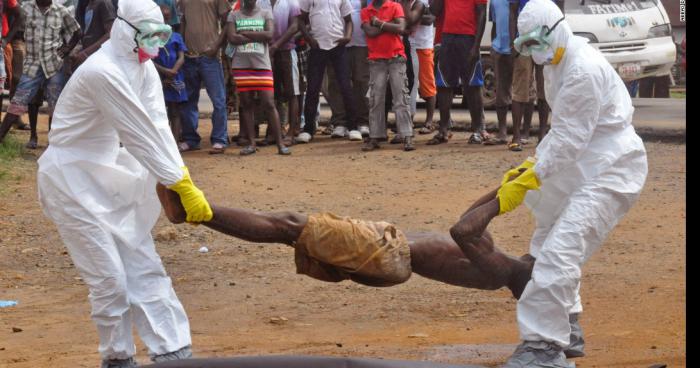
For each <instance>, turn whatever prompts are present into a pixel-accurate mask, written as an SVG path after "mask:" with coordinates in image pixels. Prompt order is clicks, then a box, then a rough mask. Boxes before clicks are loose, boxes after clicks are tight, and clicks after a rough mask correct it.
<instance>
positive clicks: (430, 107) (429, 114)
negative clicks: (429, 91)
mask: <svg viewBox="0 0 700 368" xmlns="http://www.w3.org/2000/svg"><path fill="white" fill-rule="evenodd" d="M433 115H435V96H432V97H427V98H425V126H432V125H433Z"/></svg>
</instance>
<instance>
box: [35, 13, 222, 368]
mask: <svg viewBox="0 0 700 368" xmlns="http://www.w3.org/2000/svg"><path fill="white" fill-rule="evenodd" d="M170 34H171V31H170V28H169V26H167V25H164V24H163V17H162V15H161V12H160V9H159V7H158V5H156V4H155V3H154V2H152V1H144V0H121V1H120V2H119V11H118V17H117V19H116V20H115V22H114V25H113V27H112V31H111V38H110V40H109V41H107V42H106V43H105V44H104V45H103V46H102V47H101V49H100V50H99V51H98V52H96V53H95V54H93V55H91V56H90V58H88V60H87V61H86V62H85V63H84V64H82V65H81V66H80V67H79V68H78V69H77V70H76V72H75V73H74V74H73V76H72V77H71V79H70V81H69V82H68V84H67V85H66V87H65V89H64V90H63V92H62V94H61V96H60V98H59V100H58V103H57V106H56V110H55V113H54V116H53V126H52V129H51V132H50V134H49V143H50V145H49V148H48V149H47V150H46V151H45V152H44V154H43V155H42V156H41V158H40V159H39V170H38V175H37V177H38V179H37V180H38V185H39V199H40V202H41V205H42V208H43V210H44V213H45V214H46V215H47V216H48V217H49V218H51V219H52V220H53V222H54V223H55V224H56V226H57V228H58V231H59V233H60V235H61V238H62V239H63V241H64V243H65V245H66V247H67V249H68V251H69V253H70V256H71V258H72V259H73V263H74V264H75V266H76V268H77V269H78V270H79V271H80V274H81V276H82V278H83V280H84V281H85V282H86V284H87V285H88V288H89V291H90V294H89V300H90V303H91V305H92V314H91V315H92V318H93V320H94V322H95V324H96V325H97V331H98V334H99V340H100V344H99V352H100V354H101V356H102V359H103V360H102V367H133V366H135V365H136V363H135V360H134V355H135V353H136V351H135V345H134V340H133V337H132V324H133V325H134V326H136V330H137V332H138V334H139V336H140V337H141V339H142V340H143V342H144V344H145V345H146V347H147V348H148V349H149V353H150V356H151V359H152V360H153V361H156V362H160V361H164V360H174V359H182V358H188V357H190V356H191V355H192V353H191V347H190V346H191V337H190V327H189V321H188V319H187V315H186V314H185V310H184V308H183V306H182V304H181V303H180V301H179V300H178V298H177V296H176V295H175V291H174V290H173V287H172V282H171V280H170V278H169V277H168V276H167V274H166V272H165V269H164V268H163V264H162V263H161V260H160V257H159V256H158V254H157V253H156V250H155V247H154V243H153V239H152V237H151V233H150V232H151V229H152V228H153V226H154V224H155V222H156V220H157V218H158V216H159V214H160V204H159V201H158V198H157V196H156V192H155V186H156V181H157V182H160V183H162V184H164V185H166V186H167V187H169V188H170V189H173V190H174V191H176V192H178V194H179V195H180V199H181V201H182V203H183V205H184V207H185V208H186V212H187V221H189V222H194V223H196V222H202V221H208V220H210V219H211V218H212V212H211V208H210V206H209V204H208V203H207V201H206V199H205V197H204V195H203V193H202V192H201V191H200V190H199V189H197V188H196V187H195V186H194V184H193V183H192V180H191V179H190V176H189V172H188V170H187V168H186V167H185V166H184V163H183V160H182V157H181V156H180V153H179V152H178V149H177V145H176V143H175V140H174V138H173V136H172V134H171V133H170V127H169V125H168V117H167V114H166V111H165V103H164V100H163V89H162V86H161V82H160V78H159V76H158V72H157V71H156V69H155V67H154V65H153V63H152V62H151V61H150V59H151V58H153V57H155V56H157V55H158V47H159V46H162V45H164V44H165V42H167V40H168V38H169V36H170Z"/></svg>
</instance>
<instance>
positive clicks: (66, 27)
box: [0, 0, 561, 155]
mask: <svg viewBox="0 0 700 368" xmlns="http://www.w3.org/2000/svg"><path fill="white" fill-rule="evenodd" d="M144 1H151V0H144ZM153 1H154V2H155V4H154V6H155V5H156V4H157V5H158V6H159V7H160V10H161V12H162V14H163V19H164V21H165V22H166V23H167V24H169V25H170V26H171V27H172V29H173V33H172V36H171V38H170V40H169V41H168V43H167V45H165V47H163V48H161V49H160V53H159V55H158V57H157V58H156V59H154V64H155V66H156V68H157V70H158V72H159V74H160V76H161V80H162V86H163V97H164V99H165V103H166V105H167V112H168V118H169V120H170V122H171V128H172V133H173V136H174V137H175V139H176V141H177V142H178V144H179V149H180V151H181V152H186V151H192V150H199V149H200V142H201V137H200V135H199V133H198V125H199V117H200V116H199V99H200V92H201V89H202V87H204V89H205V90H206V92H207V94H208V95H209V97H210V100H211V102H212V105H213V113H212V115H211V122H212V129H211V135H210V144H211V146H210V149H209V153H211V154H219V153H223V152H225V150H226V148H227V147H228V146H229V144H230V143H236V144H238V145H239V146H242V147H243V149H242V150H241V151H240V154H241V155H250V154H254V153H255V152H257V150H258V146H261V145H267V144H273V143H274V144H276V145H277V148H278V152H279V153H280V154H284V155H286V154H289V153H290V150H289V148H288V147H287V146H290V145H293V144H296V143H308V142H310V141H311V140H312V139H313V137H314V136H315V134H316V132H317V128H318V121H319V114H320V104H319V95H320V93H323V94H324V96H325V98H326V100H327V101H328V103H329V105H330V107H331V111H332V117H331V121H330V124H329V127H328V128H327V129H326V132H327V133H326V134H330V135H331V137H333V138H348V139H349V140H351V141H362V140H364V141H365V144H364V145H363V146H362V149H363V150H365V151H371V150H374V149H376V148H379V147H380V142H382V141H389V137H388V134H387V116H388V113H389V112H393V113H394V116H395V121H396V130H395V132H396V134H394V136H393V138H392V139H391V143H403V148H404V150H406V151H410V150H413V149H415V143H414V141H413V135H414V133H413V130H414V128H413V126H414V118H415V114H416V103H417V99H418V97H420V98H422V99H423V100H424V101H425V106H426V118H425V121H424V122H423V124H422V125H423V127H422V128H421V129H420V130H419V131H418V132H419V133H421V134H429V133H432V132H434V131H435V135H434V136H433V137H432V138H431V139H430V140H429V141H428V144H441V143H445V142H447V141H448V140H449V139H450V137H451V136H452V135H451V133H450V129H451V127H452V124H453V122H452V119H451V115H450V112H451V109H452V106H453V98H454V94H455V92H456V91H461V92H462V94H463V95H464V97H465V100H466V102H467V105H468V108H469V112H470V116H471V130H472V132H473V133H472V135H471V136H470V137H469V140H468V142H469V143H472V144H487V145H495V144H504V145H506V144H507V145H508V146H507V147H508V148H509V149H510V150H513V151H519V150H522V147H521V146H522V145H523V144H527V143H529V130H530V125H531V120H532V115H533V110H534V106H535V102H537V104H536V106H537V109H538V112H539V117H540V121H539V122H540V125H539V127H540V133H539V138H540V140H541V139H542V138H543V136H544V134H545V133H546V129H547V120H548V112H549V107H548V106H547V102H546V100H545V97H544V82H543V76H542V67H538V66H536V65H534V63H533V61H532V59H531V57H526V56H523V55H518V54H517V52H515V51H514V50H513V40H514V38H515V37H516V36H517V35H516V33H515V29H516V24H517V17H518V14H519V12H520V10H521V9H522V8H523V7H524V5H525V4H526V3H527V1H528V0H326V1H318V0H257V1H256V0H240V1H231V0H153ZM555 2H557V1H555ZM557 3H558V4H559V5H560V6H561V1H559V2H557ZM487 7H488V12H487ZM117 8H118V0H62V1H61V0H53V1H52V0H0V14H1V15H2V37H3V38H2V46H3V52H2V53H0V87H2V88H1V89H2V92H4V90H5V88H7V90H8V93H9V95H10V99H11V103H10V107H9V108H8V114H7V115H6V116H5V119H11V120H12V123H13V124H14V126H15V127H16V128H18V129H31V130H32V132H31V137H30V141H29V143H28V144H27V147H29V148H36V147H37V134H36V115H37V113H38V107H39V106H40V105H41V104H42V102H43V100H44V99H45V100H47V101H48V104H49V111H51V110H52V108H53V106H54V105H55V104H56V101H57V100H58V95H59V94H60V92H61V89H62V88H63V85H64V84H65V83H66V80H67V79H68V78H70V75H71V73H72V71H73V70H75V69H76V68H78V67H79V66H80V65H81V64H82V63H83V62H84V61H85V60H86V59H87V58H88V57H90V55H91V54H93V53H94V52H95V51H97V50H98V49H99V48H100V47H101V45H102V44H103V43H104V42H106V41H107V40H108V39H109V37H110V30H111V27H112V23H113V22H114V21H115V19H116V18H117ZM487 13H488V19H487ZM487 21H491V22H492V24H493V27H492V32H491V34H490V35H486V37H491V45H492V49H491V57H492V60H493V65H494V72H495V80H494V83H495V86H496V111H497V116H498V127H499V129H498V133H497V134H496V135H494V136H491V135H490V134H489V133H487V132H486V129H485V122H484V111H483V100H482V89H483V84H484V80H483V79H484V78H483V72H482V64H481V56H480V55H481V49H480V45H481V40H482V38H483V37H484V29H485V25H486V22H487ZM234 100H235V101H234ZM510 106H512V115H513V137H512V139H511V141H510V144H508V143H509V142H508V135H507V134H508V131H507V126H506V120H507V114H508V109H509V107H510ZM436 107H437V108H439V111H440V119H439V124H435V123H434V120H433V119H434V117H433V116H434V110H435V108H436ZM233 110H238V116H239V119H240V133H239V134H238V135H237V136H235V137H229V136H228V128H227V127H228V120H229V117H230V116H231V113H232V112H234V111H233ZM27 111H28V112H29V121H30V124H29V126H27V125H26V124H24V123H23V122H22V121H21V116H22V114H23V113H24V112H27ZM49 122H50V119H49ZM261 122H266V123H267V126H268V129H267V132H268V133H267V135H266V136H265V139H263V140H262V141H256V138H258V132H259V127H258V125H259V123H261ZM49 128H50V125H49Z"/></svg>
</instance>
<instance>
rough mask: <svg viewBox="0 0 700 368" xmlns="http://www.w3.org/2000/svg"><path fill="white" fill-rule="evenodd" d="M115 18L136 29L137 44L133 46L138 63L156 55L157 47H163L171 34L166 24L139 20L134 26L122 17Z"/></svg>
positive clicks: (170, 29)
mask: <svg viewBox="0 0 700 368" xmlns="http://www.w3.org/2000/svg"><path fill="white" fill-rule="evenodd" d="M117 18H119V19H121V20H123V21H124V22H126V24H128V25H129V26H131V28H133V29H134V30H135V31H136V34H135V35H134V42H135V43H136V45H137V46H136V47H134V52H136V53H138V58H139V63H145V62H146V61H148V60H150V59H153V58H155V57H157V56H158V49H160V48H161V47H164V46H165V45H166V44H167V43H168V40H169V39H170V35H171V34H172V28H170V26H169V25H167V24H162V23H152V22H141V23H139V26H138V27H136V26H134V25H133V24H131V23H129V21H127V20H126V19H124V18H122V17H119V16H117Z"/></svg>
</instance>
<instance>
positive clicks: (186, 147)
mask: <svg viewBox="0 0 700 368" xmlns="http://www.w3.org/2000/svg"><path fill="white" fill-rule="evenodd" d="M177 148H178V150H179V151H180V153H182V152H190V151H199V150H200V148H199V147H191V146H190V145H189V144H187V143H185V142H182V143H180V145H179V146H178V147H177Z"/></svg>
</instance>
